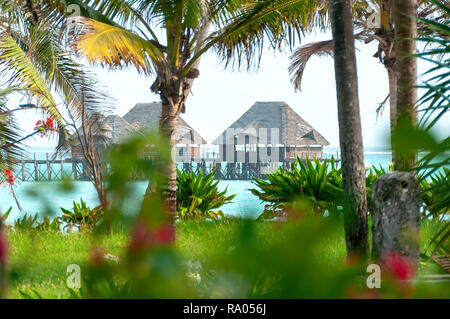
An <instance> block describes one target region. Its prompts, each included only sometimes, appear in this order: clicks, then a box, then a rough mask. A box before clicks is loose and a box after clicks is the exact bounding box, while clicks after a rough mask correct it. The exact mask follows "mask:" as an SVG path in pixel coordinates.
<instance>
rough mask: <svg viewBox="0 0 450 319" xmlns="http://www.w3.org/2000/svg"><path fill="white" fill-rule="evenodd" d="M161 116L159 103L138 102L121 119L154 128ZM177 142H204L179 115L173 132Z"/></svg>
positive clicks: (134, 124) (199, 143)
mask: <svg viewBox="0 0 450 319" xmlns="http://www.w3.org/2000/svg"><path fill="white" fill-rule="evenodd" d="M160 118H161V103H160V102H153V103H138V104H136V105H135V106H134V107H133V108H132V109H131V110H130V111H129V112H128V113H127V114H125V116H124V117H123V120H125V121H126V122H128V123H130V124H131V125H133V126H136V127H137V128H138V130H139V129H148V128H150V129H156V128H157V127H158V126H159V119H160ZM175 134H176V140H177V143H178V144H197V145H201V144H206V141H205V140H204V139H203V137H201V136H200V134H198V133H197V132H196V131H195V130H194V129H193V128H192V127H191V126H190V125H189V124H187V123H186V121H184V120H183V119H182V118H181V117H180V118H179V119H178V128H177V130H176V132H175Z"/></svg>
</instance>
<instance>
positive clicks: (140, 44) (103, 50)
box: [74, 18, 164, 73]
mask: <svg viewBox="0 0 450 319" xmlns="http://www.w3.org/2000/svg"><path fill="white" fill-rule="evenodd" d="M78 24H79V25H78V26H79V27H81V29H80V32H79V33H78V34H76V36H75V38H74V40H75V41H74V46H75V50H76V51H77V53H78V54H80V55H84V56H86V57H87V58H88V60H89V61H90V62H91V63H92V64H100V65H102V66H107V67H122V66H126V65H129V64H132V65H134V66H135V67H136V68H137V70H138V71H143V72H145V73H152V71H153V64H154V65H155V66H159V67H162V66H163V64H164V56H163V55H162V52H161V51H160V49H159V48H158V46H157V45H155V44H154V43H153V42H151V41H147V40H146V39H143V38H141V37H140V36H138V35H137V34H135V33H133V32H131V31H128V30H125V29H123V28H120V27H116V26H112V25H108V24H105V23H101V22H98V21H95V20H91V19H86V18H79V19H78Z"/></svg>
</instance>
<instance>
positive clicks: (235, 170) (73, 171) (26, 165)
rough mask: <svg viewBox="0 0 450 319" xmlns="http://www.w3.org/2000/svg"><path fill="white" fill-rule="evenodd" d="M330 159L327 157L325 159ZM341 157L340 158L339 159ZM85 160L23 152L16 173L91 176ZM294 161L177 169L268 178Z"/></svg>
mask: <svg viewBox="0 0 450 319" xmlns="http://www.w3.org/2000/svg"><path fill="white" fill-rule="evenodd" d="M324 160H327V159H324ZM337 161H339V160H337ZM85 165H86V164H85V163H84V161H83V160H82V159H81V158H62V157H58V158H56V159H52V158H51V154H50V153H46V154H45V159H38V158H37V157H36V153H34V154H32V157H31V158H30V157H26V156H24V155H23V154H22V156H21V163H20V165H17V166H16V169H15V170H14V176H15V178H16V180H18V181H21V182H37V181H62V180H67V179H69V180H76V181H87V180H89V176H88V173H87V172H88V170H87V167H86V166H85ZM292 166H293V161H284V162H269V163H262V162H260V163H248V162H247V163H246V162H237V163H226V162H219V160H218V159H217V158H198V159H197V158H192V159H191V160H190V161H186V160H184V161H179V162H177V167H178V169H183V170H185V171H187V172H190V171H194V173H195V174H198V173H199V172H200V170H203V171H204V172H205V173H206V174H208V173H211V172H212V171H215V172H216V176H215V177H216V179H222V180H252V179H254V178H265V176H266V174H267V173H271V172H274V171H276V170H277V169H278V168H280V167H282V168H283V169H286V170H290V169H292Z"/></svg>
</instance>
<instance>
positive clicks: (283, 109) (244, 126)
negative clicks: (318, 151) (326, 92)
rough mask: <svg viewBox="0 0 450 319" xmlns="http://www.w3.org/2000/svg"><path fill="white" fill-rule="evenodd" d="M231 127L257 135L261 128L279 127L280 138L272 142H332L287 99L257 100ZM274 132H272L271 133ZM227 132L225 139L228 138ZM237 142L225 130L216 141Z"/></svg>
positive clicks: (301, 143)
mask: <svg viewBox="0 0 450 319" xmlns="http://www.w3.org/2000/svg"><path fill="white" fill-rule="evenodd" d="M229 128H232V129H234V132H235V133H236V134H237V135H241V134H242V135H249V136H250V137H256V136H255V132H257V131H258V129H260V128H266V129H268V130H269V129H272V130H273V129H275V130H278V132H279V133H278V136H279V139H278V141H270V144H283V145H288V146H306V145H321V146H324V145H329V142H328V141H327V140H326V139H325V138H324V137H323V136H322V135H321V134H320V133H319V132H317V131H316V130H315V129H314V128H313V127H312V126H311V125H309V124H308V123H307V122H306V121H305V120H303V119H302V118H301V117H300V115H298V114H297V113H296V112H295V111H294V110H293V109H292V108H291V107H290V106H289V105H287V104H286V103H285V102H256V103H255V104H254V105H253V106H252V107H251V108H250V109H249V110H248V111H247V112H245V113H244V114H243V115H242V116H241V117H240V118H239V119H238V120H237V121H236V122H234V123H233V124H232V125H231V126H230V127H229ZM267 134H268V135H270V132H268V133H267ZM224 136H225V139H224ZM224 143H226V144H234V136H233V135H230V134H226V131H224V132H223V133H222V134H220V135H219V136H218V137H217V138H216V139H215V140H214V142H213V144H216V145H223V144H224Z"/></svg>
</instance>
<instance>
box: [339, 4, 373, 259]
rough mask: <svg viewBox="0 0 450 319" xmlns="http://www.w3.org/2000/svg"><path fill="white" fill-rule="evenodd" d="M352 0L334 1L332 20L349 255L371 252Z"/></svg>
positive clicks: (363, 256)
mask: <svg viewBox="0 0 450 319" xmlns="http://www.w3.org/2000/svg"><path fill="white" fill-rule="evenodd" d="M350 2H351V0H333V1H331V2H330V6H331V21H332V28H333V39H334V56H335V58H334V63H335V73H336V89H337V100H338V118H339V139H340V146H341V156H342V178H343V188H344V200H345V204H344V224H345V241H346V246H347V257H348V258H353V257H355V256H356V257H359V258H364V259H366V258H367V257H368V255H369V241H368V226H367V199H366V186H365V168H364V154H363V145H362V135H361V120H360V115H359V101H358V87H357V85H358V82H357V73H356V57H355V44H354V38H353V22H352V16H351V3H350Z"/></svg>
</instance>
